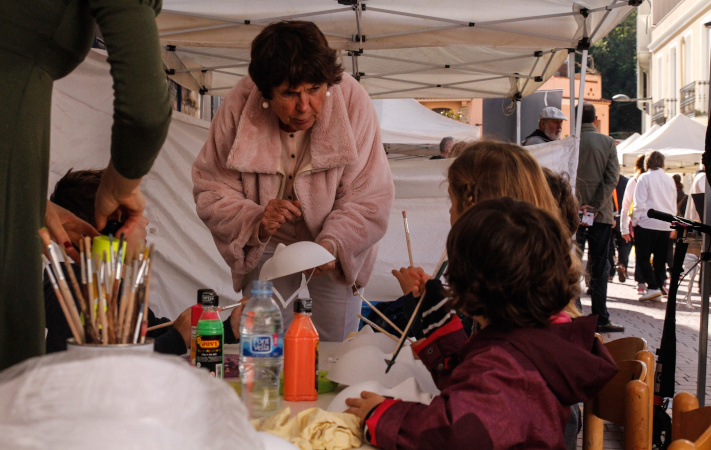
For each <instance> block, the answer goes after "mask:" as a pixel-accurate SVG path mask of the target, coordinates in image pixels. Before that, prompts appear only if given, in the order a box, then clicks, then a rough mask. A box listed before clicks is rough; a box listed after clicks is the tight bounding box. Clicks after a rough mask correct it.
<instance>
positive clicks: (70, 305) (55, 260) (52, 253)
mask: <svg viewBox="0 0 711 450" xmlns="http://www.w3.org/2000/svg"><path fill="white" fill-rule="evenodd" d="M39 235H40V237H41V238H42V242H44V247H45V249H46V250H47V254H48V255H49V259H50V261H51V262H52V266H54V269H55V276H56V277H57V284H58V285H59V290H60V291H61V292H62V297H64V300H65V302H66V305H67V309H68V310H69V318H70V319H71V320H72V322H74V325H75V326H76V328H77V329H78V330H79V339H77V343H78V344H83V343H84V327H83V325H82V323H81V318H80V317H79V311H78V310H77V305H76V303H75V302H74V296H73V295H72V291H71V290H70V289H69V285H68V284H67V280H66V278H64V272H63V271H62V266H60V264H59V256H58V255H57V249H56V248H55V247H54V244H52V241H51V239H50V237H49V231H47V229H46V228H40V230H39Z"/></svg>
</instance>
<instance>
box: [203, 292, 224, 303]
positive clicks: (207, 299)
mask: <svg viewBox="0 0 711 450" xmlns="http://www.w3.org/2000/svg"><path fill="white" fill-rule="evenodd" d="M219 304H220V297H219V296H218V295H217V294H216V293H215V291H212V292H205V293H204V295H203V296H202V306H203V307H206V306H217V305H219Z"/></svg>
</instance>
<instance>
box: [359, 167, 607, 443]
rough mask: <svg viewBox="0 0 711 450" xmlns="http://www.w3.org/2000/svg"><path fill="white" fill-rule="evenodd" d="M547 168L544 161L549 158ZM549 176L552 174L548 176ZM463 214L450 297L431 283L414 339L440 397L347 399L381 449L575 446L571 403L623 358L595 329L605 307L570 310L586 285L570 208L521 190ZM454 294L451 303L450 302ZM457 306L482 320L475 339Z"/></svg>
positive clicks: (453, 250)
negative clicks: (582, 313)
mask: <svg viewBox="0 0 711 450" xmlns="http://www.w3.org/2000/svg"><path fill="white" fill-rule="evenodd" d="M539 171H540V169H539ZM544 185H545V184H544ZM472 192H473V194H472V196H471V197H470V198H471V203H472V204H473V205H474V206H472V207H470V208H469V209H468V210H467V211H464V212H463V213H461V217H460V215H459V214H457V212H458V210H457V209H456V208H455V206H454V205H455V203H454V200H456V199H455V198H453V209H454V214H453V216H455V217H453V222H454V223H453V227H452V231H451V232H450V234H449V238H448V240H447V252H448V255H449V266H448V270H447V272H446V275H445V278H446V279H447V281H448V284H449V290H448V292H447V293H446V294H447V295H448V297H449V298H450V299H451V305H441V304H442V303H443V302H441V298H439V292H437V291H436V290H435V289H432V288H434V287H435V283H436V281H434V280H432V281H430V282H428V283H427V287H426V292H428V293H430V292H432V293H433V294H434V295H426V296H425V301H424V303H423V311H424V312H423V314H422V316H423V319H422V320H423V327H424V329H425V334H426V335H427V339H426V340H424V341H423V342H420V343H418V344H416V345H415V346H413V351H415V352H416V353H417V354H418V356H419V357H420V359H421V360H422V361H423V363H424V364H425V365H426V366H427V367H428V369H429V370H430V371H431V372H432V376H433V378H434V380H435V382H436V383H437V386H438V387H439V389H440V390H441V394H440V395H438V396H436V397H435V398H434V399H433V400H432V402H431V403H430V404H429V405H424V404H421V403H414V402H405V401H400V400H393V399H386V398H384V397H382V396H380V395H378V394H375V393H372V392H362V393H361V398H351V399H347V400H346V404H347V405H348V406H349V407H350V408H349V409H348V410H347V412H350V413H352V414H355V415H356V416H358V417H360V418H361V420H362V423H363V425H364V427H365V428H364V429H365V437H366V439H367V440H368V441H369V442H370V443H372V444H373V445H376V446H378V447H382V448H387V449H389V448H465V447H466V448H472V447H474V448H482V449H486V448H512V447H526V448H565V444H564V439H563V429H564V427H565V424H566V422H567V419H568V415H569V413H570V405H572V404H574V403H577V402H580V401H585V400H587V399H589V398H590V397H592V396H593V395H594V394H595V393H596V392H597V391H598V390H599V389H600V388H601V387H602V386H603V385H604V384H605V383H607V381H609V380H610V379H611V378H612V376H613V375H614V374H615V373H616V371H617V369H616V366H615V364H614V362H613V361H612V358H611V357H610V356H609V354H608V353H607V351H606V350H605V349H604V347H603V346H602V345H601V344H600V342H599V341H598V340H596V339H595V337H594V334H595V327H596V322H597V319H596V318H595V317H581V318H578V319H576V320H574V321H571V320H570V318H569V317H568V318H567V319H566V317H567V315H565V314H564V313H562V314H561V311H562V309H563V308H564V307H565V306H566V305H567V304H568V303H569V301H570V300H571V299H573V298H575V297H576V296H577V295H578V293H579V284H578V281H579V278H580V268H579V262H578V261H577V260H576V257H575V256H574V255H573V254H571V251H570V237H569V232H568V231H567V230H564V229H563V226H562V225H561V221H560V220H559V218H558V217H557V216H556V215H554V214H551V213H550V212H547V211H545V210H543V209H542V208H538V207H536V206H534V205H532V204H530V203H527V202H522V201H516V200H513V199H511V198H499V199H495V200H487V201H482V200H481V198H480V197H477V196H476V193H474V192H475V191H472ZM445 303H446V302H445ZM450 306H453V307H455V308H456V309H457V310H459V311H460V312H462V313H464V314H465V315H467V316H469V317H473V318H474V319H475V320H476V321H477V322H478V323H479V324H480V325H481V327H482V328H483V329H482V330H481V331H480V332H478V333H477V334H475V335H474V336H472V337H471V338H469V339H467V337H466V334H465V332H464V330H463V328H462V325H461V322H460V320H459V317H458V316H456V315H450V314H446V313H444V312H443V311H448V310H449V307H450Z"/></svg>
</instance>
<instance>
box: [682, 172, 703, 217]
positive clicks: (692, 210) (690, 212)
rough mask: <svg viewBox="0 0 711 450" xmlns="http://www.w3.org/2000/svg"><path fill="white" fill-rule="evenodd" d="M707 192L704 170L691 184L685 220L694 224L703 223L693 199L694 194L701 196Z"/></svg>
mask: <svg viewBox="0 0 711 450" xmlns="http://www.w3.org/2000/svg"><path fill="white" fill-rule="evenodd" d="M703 192H706V172H705V171H704V170H703V166H702V170H700V171H699V173H697V174H696V176H695V177H694V181H692V182H691V187H690V188H689V201H688V202H686V212H685V213H684V218H685V219H689V220H693V221H694V222H703V220H702V219H701V218H700V217H699V212H698V211H697V210H696V204H694V200H693V198H692V197H691V196H692V195H693V194H700V193H703Z"/></svg>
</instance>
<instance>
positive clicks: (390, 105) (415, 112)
mask: <svg viewBox="0 0 711 450" xmlns="http://www.w3.org/2000/svg"><path fill="white" fill-rule="evenodd" d="M373 106H374V107H375V113H376V114H377V115H378V123H379V124H380V135H381V137H382V140H383V144H408V145H418V146H437V145H439V142H440V141H441V140H442V138H444V137H446V136H452V137H453V138H454V139H455V140H458V141H460V140H461V141H474V140H477V139H479V137H480V136H481V131H480V129H479V127H475V126H472V125H468V124H465V123H461V122H458V121H456V120H452V119H450V118H448V117H445V116H443V115H441V114H438V113H436V112H434V111H432V110H430V109H429V108H427V107H426V106H423V105H422V104H421V103H420V102H418V101H417V100H415V99H412V98H399V99H377V100H376V99H374V100H373ZM386 149H387V148H386Z"/></svg>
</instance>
